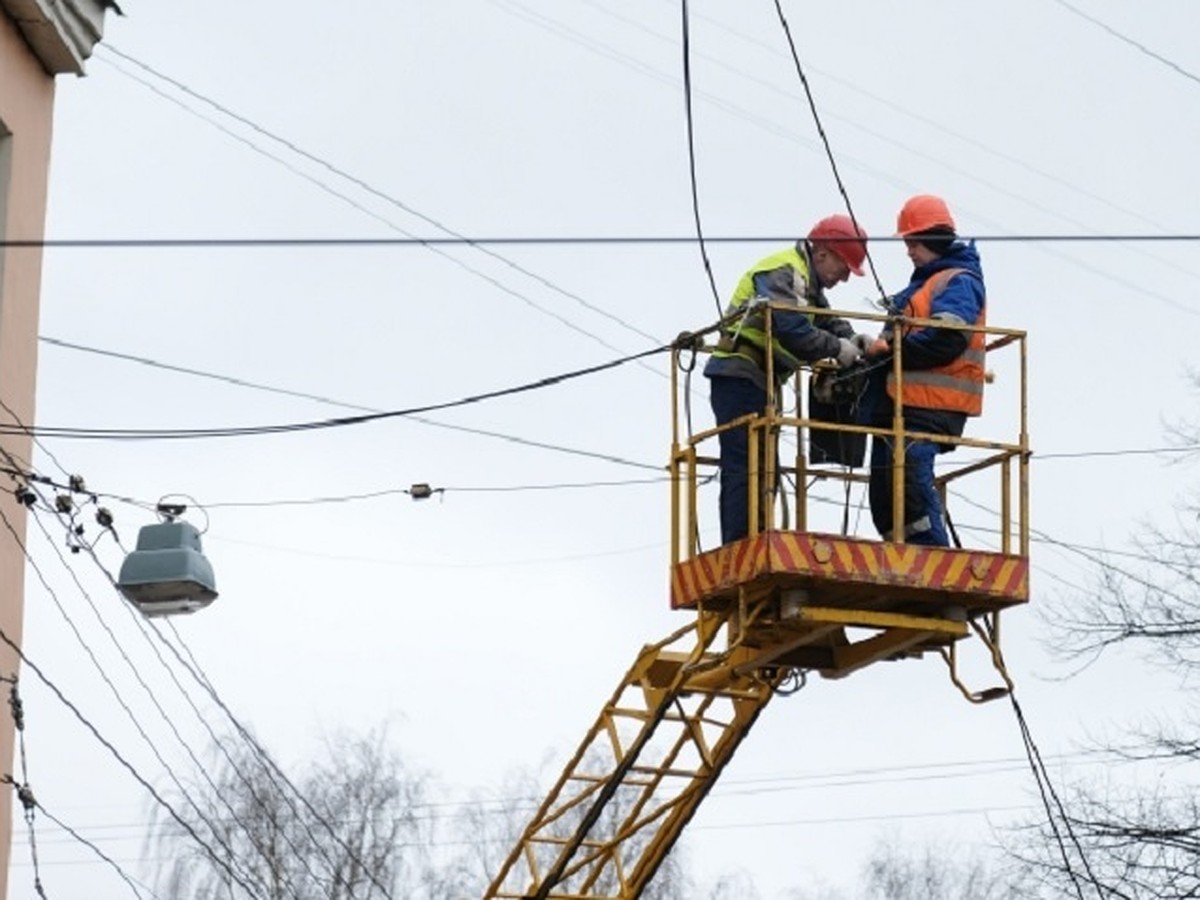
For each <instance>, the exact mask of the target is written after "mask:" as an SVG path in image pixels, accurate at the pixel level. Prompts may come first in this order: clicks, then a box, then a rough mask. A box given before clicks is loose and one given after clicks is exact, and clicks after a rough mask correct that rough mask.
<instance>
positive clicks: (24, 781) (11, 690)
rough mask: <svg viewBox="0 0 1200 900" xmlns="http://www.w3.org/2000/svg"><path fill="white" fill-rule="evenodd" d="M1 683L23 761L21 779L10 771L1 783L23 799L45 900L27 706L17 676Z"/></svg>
mask: <svg viewBox="0 0 1200 900" xmlns="http://www.w3.org/2000/svg"><path fill="white" fill-rule="evenodd" d="M0 682H5V683H7V684H8V709H9V713H10V714H11V715H12V720H13V729H14V730H15V731H16V733H17V750H18V755H19V757H20V762H21V780H20V782H18V781H17V780H16V779H15V778H13V776H12V775H10V774H7V773H6V774H4V775H3V777H0V782H3V783H7V784H11V785H12V787H13V790H15V791H16V792H17V799H18V800H19V801H20V803H21V807H22V809H23V811H24V815H25V828H26V830H27V831H28V832H29V857H30V862H31V863H32V865H33V889H34V891H35V892H36V893H37V895H38V896H39V897H41V898H42V900H46V890H45V887H44V886H43V885H42V870H41V865H40V863H39V862H38V849H37V822H36V818H37V817H36V811H37V800H36V798H35V797H34V794H33V787H32V785H30V783H29V755H28V753H27V751H26V747H25V705H24V703H23V702H22V701H21V694H20V692H19V691H18V690H17V676H16V674H15V673H14V674H13V675H11V676H4V675H0Z"/></svg>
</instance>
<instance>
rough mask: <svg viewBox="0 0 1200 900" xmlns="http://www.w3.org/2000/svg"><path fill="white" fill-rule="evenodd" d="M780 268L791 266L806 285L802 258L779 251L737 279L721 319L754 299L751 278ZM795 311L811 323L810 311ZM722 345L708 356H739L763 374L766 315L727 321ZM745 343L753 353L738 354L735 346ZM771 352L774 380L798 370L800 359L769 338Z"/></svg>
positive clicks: (756, 312)
mask: <svg viewBox="0 0 1200 900" xmlns="http://www.w3.org/2000/svg"><path fill="white" fill-rule="evenodd" d="M784 266H791V267H792V269H793V270H795V272H796V273H797V275H798V277H799V278H800V280H802V281H803V283H804V284H805V285H806V284H808V279H809V272H808V260H807V259H805V257H804V254H802V253H801V252H800V251H799V250H798V249H797V248H796V247H789V248H788V249H786V250H780V251H779V252H778V253H773V254H772V255H770V256H768V257H767V258H766V259H763V260H760V261H759V263H758V264H757V265H756V266H755V267H754V268H753V269H750V270H749V271H747V272H746V273H745V274H744V275H742V277H741V278H740V279H739V280H738V283H737V287H735V288H734V289H733V299H731V300H730V301H729V306H728V307H726V309H725V313H724V315H725V317H726V318H728V317H730V316H733V315H735V314H736V313H738V312H739V311H740V310H742V309H743V308H744V307H745V306H746V304H747V303H749V302H750V301H751V300H753V299H754V298H755V297H757V296H758V290H757V289H756V288H755V286H754V276H755V275H758V274H760V273H763V272H772V271H774V270H775V269H781V268H783V267H784ZM797 293H799V294H801V295H803V293H804V289H803V287H802V286H801V287H800V290H799V291H797ZM796 311H797V312H802V313H804V314H805V315H806V316H807V317H808V320H809V321H810V322H811V321H812V320H813V315H812V313H811V312H806V311H805V309H804V308H803V307H797V309H796ZM721 334H722V337H723V338H724V339H726V340H723V343H728V344H729V345H730V346H729V349H720V347H718V349H715V350H713V352H712V355H713V356H717V357H726V358H728V357H731V356H740V357H741V358H743V359H747V360H749V361H750V362H752V363H754V364H755V365H756V366H758V367H759V368H760V369H762V370H763V371H764V372H765V371H766V363H765V359H766V353H765V351H766V347H767V332H766V316H765V313H764V311H762V310H754V311H753V312H750V313H749V314H747V315H745V316H742V317H741V318H736V319H733V320H732V321H730V322H729V323H728V324H727V325H725V327H724V328H722V329H721ZM740 342H745V343H747V344H750V345H752V347H753V349H754V351H755V352H747V351H745V350H744V351H741V352H739V351H738V350H737V349H736V345H737V343H740ZM771 346H772V349H773V350H774V356H775V377H776V378H778V379H780V380H782V379H784V378H786V377H788V376H789V375H790V374H791V373H793V372H795V371H796V370H797V369H799V368H800V365H801V360H800V359H798V358H797V357H795V356H793V355H792V354H791V353H789V352H788V351H787V350H786V349H784V346H783V345H782V344H781V343H779V340H778V339H774V338H773V339H772V341H771Z"/></svg>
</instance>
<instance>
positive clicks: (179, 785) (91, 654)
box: [0, 447, 311, 900]
mask: <svg viewBox="0 0 1200 900" xmlns="http://www.w3.org/2000/svg"><path fill="white" fill-rule="evenodd" d="M0 454H3V455H4V456H6V457H9V459H10V461H11V456H10V455H9V454H8V451H7V450H5V449H4V448H3V447H0ZM34 493H35V494H36V496H37V497H38V499H39V500H40V501H41V503H42V505H43V506H45V507H46V508H47V509H51V510H55V515H56V516H57V518H58V521H59V522H60V524H62V525H63V527H64V529H65V530H66V532H67V535H68V539H70V537H71V536H72V534H73V531H72V523H71V522H70V521H64V516H65V513H63V512H61V510H59V509H58V507H56V506H54V505H52V504H50V503H49V502H48V501H47V500H46V498H45V497H44V496H43V495H42V494H41V493H40V492H38V491H35V492H34ZM29 508H30V510H31V512H32V514H33V515H32V518H33V520H34V522H36V523H37V526H38V528H39V529H40V530H41V532H42V534H43V536H44V537H45V538H46V542H47V543H48V544H49V545H50V547H51V548H52V549H53V550H54V552H55V554H56V555H57V556H58V560H59V562H60V563H61V564H62V566H63V568H64V569H65V570H66V571H67V573H68V574H69V575H70V577H71V579H72V581H73V582H74V583H75V586H76V588H77V589H78V590H79V592H80V593H81V594H82V595H83V597H84V599H85V600H86V601H87V603H88V605H89V606H90V607H91V609H92V613H93V615H95V616H96V619H97V620H98V621H99V622H100V625H101V627H102V628H103V629H104V631H105V632H106V633H107V634H108V636H109V638H110V640H111V641H112V642H113V645H114V646H115V647H116V649H117V652H118V654H119V655H120V656H121V658H122V659H123V660H124V661H125V663H126V665H127V666H128V667H129V669H130V671H131V672H132V673H133V677H134V678H135V679H136V680H137V682H138V683H139V684H140V685H141V687H142V689H143V690H144V691H145V692H146V695H147V696H148V697H149V698H150V702H151V703H152V704H153V705H154V708H155V709H156V710H157V711H158V714H159V716H160V717H161V718H162V719H163V721H164V722H166V724H167V726H168V728H170V730H171V732H172V733H173V734H174V736H175V738H176V740H178V742H179V744H180V745H181V746H182V747H183V749H184V750H185V751H186V752H187V754H188V756H189V757H190V758H191V760H192V762H193V763H194V764H195V766H196V768H197V769H198V770H199V771H200V773H201V774H202V775H203V776H204V777H205V778H206V779H207V780H208V784H209V786H210V787H211V788H212V789H213V792H214V794H215V796H217V797H219V798H220V799H221V800H222V801H223V802H224V804H225V807H226V808H227V809H228V810H229V812H230V815H231V816H232V817H233V820H234V821H235V822H236V823H237V824H238V825H239V826H240V827H241V828H242V829H243V830H244V831H245V832H246V834H247V835H248V836H249V835H252V834H253V833H254V832H253V831H252V829H250V828H249V827H248V826H247V825H246V823H245V822H244V821H243V820H242V819H241V818H239V816H238V814H237V812H236V811H235V810H234V808H233V806H232V805H231V804H230V803H229V801H228V800H227V799H226V798H225V796H224V794H223V793H222V792H221V791H220V790H219V789H218V787H217V785H216V784H215V783H214V782H213V781H212V778H211V777H210V776H209V775H208V771H207V768H206V767H205V766H204V765H203V764H202V763H201V762H200V760H199V758H197V756H196V753H195V751H194V750H193V749H192V747H191V745H190V744H188V742H187V741H186V740H185V739H184V737H183V735H182V734H180V732H179V729H178V728H177V727H176V725H175V723H174V722H173V721H172V720H171V717H170V716H168V715H167V712H166V710H165V709H163V706H162V704H161V703H160V702H159V700H158V698H157V697H156V696H155V694H154V691H153V690H151V688H150V686H149V685H148V684H147V683H146V680H145V679H144V678H143V677H142V675H141V673H140V672H139V671H138V668H137V666H136V665H135V664H134V662H133V660H132V659H131V658H130V657H129V654H128V653H126V652H125V649H124V648H123V647H122V646H121V643H120V641H119V640H118V639H117V636H116V634H115V633H114V632H113V630H112V628H111V627H109V625H108V623H107V622H106V621H105V619H104V617H103V616H101V614H100V611H99V609H98V608H97V606H96V604H95V602H94V600H93V599H92V597H91V595H90V594H89V593H88V591H87V589H86V588H85V587H84V586H83V583H82V582H81V581H80V580H79V576H78V575H77V573H76V572H75V570H74V568H72V567H71V566H70V565H68V563H67V561H66V558H65V557H64V556H63V554H62V551H61V550H60V549H59V547H58V544H57V543H56V542H55V541H54V539H53V537H52V536H51V534H50V532H49V530H48V529H47V528H46V525H45V523H44V522H43V521H42V519H41V517H40V516H38V515H37V509H36V508H35V507H33V506H30V507H29ZM0 521H3V524H4V526H5V528H6V529H7V530H8V532H9V534H10V535H11V537H12V539H13V541H14V542H15V543H16V545H17V546H18V547H19V548H20V550H21V552H22V554H24V556H25V559H26V561H27V562H28V564H29V565H30V566H31V567H32V568H33V571H34V573H35V574H36V575H37V577H38V579H39V581H41V583H42V587H43V588H44V589H45V590H46V592H47V594H48V595H49V596H50V599H51V600H52V601H53V603H54V606H55V608H56V609H57V610H58V612H59V614H60V615H61V616H62V618H63V620H64V621H65V622H66V623H67V626H68V627H69V628H70V630H71V632H72V634H74V636H75V639H76V641H77V642H78V643H79V645H80V646H81V647H82V648H83V650H84V652H85V653H86V654H87V656H88V658H89V659H90V660H91V662H92V665H93V666H94V667H95V669H96V671H97V672H98V673H99V675H100V678H101V680H102V681H103V682H104V683H105V684H106V685H107V686H108V688H109V690H110V691H111V692H112V694H113V697H114V698H115V699H116V701H117V703H118V705H120V707H121V709H122V710H124V712H125V714H126V715H127V716H128V717H129V720H130V722H132V724H133V727H134V728H135V730H136V731H137V733H138V734H139V735H140V736H141V738H142V739H143V740H144V741H145V742H146V745H147V746H148V747H149V748H150V750H151V752H152V753H153V754H154V757H155V758H156V759H157V760H158V762H159V764H160V765H161V766H162V767H163V769H164V770H165V771H166V773H167V775H168V777H169V778H170V779H171V781H172V783H173V784H174V785H175V787H176V789H178V791H179V793H180V795H181V796H182V797H183V798H184V800H186V801H187V803H188V805H189V806H191V808H192V809H193V810H194V811H195V813H196V815H197V817H198V818H199V819H200V821H201V822H203V823H204V825H205V826H206V827H207V828H208V829H209V832H210V833H211V834H212V836H213V838H214V840H216V841H217V842H218V843H219V844H220V845H221V848H222V849H223V850H224V851H225V852H227V853H229V855H230V859H233V858H234V854H233V848H232V846H231V845H230V844H229V843H228V841H227V840H226V839H225V838H224V837H223V836H222V834H221V831H220V829H218V828H217V827H216V825H215V824H214V823H213V821H211V819H210V817H209V816H207V815H206V814H205V812H204V811H203V810H202V809H201V807H200V805H199V804H198V803H197V802H196V801H195V800H194V799H193V798H192V796H191V794H190V793H189V791H188V790H187V789H186V788H185V787H184V784H183V782H182V780H181V779H180V778H179V776H178V775H177V774H176V772H175V770H174V769H173V768H172V767H171V765H170V764H169V763H168V762H167V761H166V759H165V758H164V757H163V755H162V752H161V751H160V750H159V748H158V746H157V745H156V744H155V743H154V741H153V740H152V739H151V737H150V735H149V734H148V733H147V732H146V730H145V728H143V727H142V724H141V722H139V721H138V718H137V716H136V715H135V713H134V712H133V709H132V708H131V707H130V706H129V704H128V702H127V701H126V700H125V698H124V697H123V696H122V694H121V692H120V690H119V689H118V688H117V685H116V684H115V683H114V682H113V680H112V678H111V677H110V676H109V674H108V672H106V671H105V669H104V667H103V665H101V663H100V660H99V659H98V658H97V656H96V653H95V651H93V649H92V647H91V646H90V645H89V644H88V642H87V641H86V640H85V639H84V637H83V634H82V633H81V632H80V630H79V627H78V626H77V625H76V624H75V621H74V619H72V617H71V615H70V614H69V613H68V612H67V610H66V607H64V606H63V604H62V602H61V601H60V600H59V598H58V594H57V592H56V591H55V590H54V589H53V588H52V587H51V586H50V583H49V581H48V580H47V578H46V576H45V574H44V573H43V572H42V569H41V567H40V566H39V565H38V563H37V562H36V561H35V560H34V559H33V557H32V555H31V554H30V553H29V549H28V547H27V546H26V544H25V543H24V542H23V540H22V539H21V537H20V535H19V534H18V533H17V531H16V529H15V528H14V527H13V524H12V522H11V521H10V520H9V518H8V516H7V515H6V514H5V513H4V511H3V510H2V509H0ZM110 527H111V526H110ZM113 534H114V537H115V531H114V532H113ZM71 546H72V547H73V548H74V549H78V547H77V545H74V544H72V545H71ZM88 549H89V552H90V551H91V550H92V548H91V547H90V546H89V547H88ZM252 843H253V840H252ZM256 849H258V850H259V851H260V852H263V851H262V848H261V847H256ZM264 858H265V853H264ZM310 874H311V872H310ZM251 877H253V876H251ZM288 887H289V888H290V890H291V894H292V896H293V897H295V898H296V900H299V894H298V893H297V891H296V889H295V887H294V885H291V884H288Z"/></svg>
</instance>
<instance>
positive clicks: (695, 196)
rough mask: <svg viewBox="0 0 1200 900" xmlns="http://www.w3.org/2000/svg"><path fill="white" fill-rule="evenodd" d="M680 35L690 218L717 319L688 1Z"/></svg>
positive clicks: (683, 0)
mask: <svg viewBox="0 0 1200 900" xmlns="http://www.w3.org/2000/svg"><path fill="white" fill-rule="evenodd" d="M679 9H680V17H681V20H682V21H681V33H682V44H683V109H684V116H685V118H686V119H687V151H688V176H689V184H690V185H691V193H692V218H693V220H694V221H695V223H696V241H697V243H698V244H699V246H700V259H701V260H702V261H703V262H704V274H705V275H707V276H708V286H709V287H710V288H711V289H712V298H713V303H714V304H715V305H716V307H717V318H718V319H719V318H721V316H723V315H724V310H723V309H722V307H721V294H720V292H719V291H718V290H717V282H716V279H715V278H714V277H713V271H712V263H711V262H709V259H708V250H706V249H705V247H704V229H703V227H702V226H701V224H700V192H699V190H698V188H697V187H696V141H695V134H694V128H693V121H692V61H691V39H690V37H689V34H688V0H681V2H680V5H679Z"/></svg>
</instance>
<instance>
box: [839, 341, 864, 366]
mask: <svg viewBox="0 0 1200 900" xmlns="http://www.w3.org/2000/svg"><path fill="white" fill-rule="evenodd" d="M855 336H856V337H857V335H855ZM861 356H862V351H861V350H859V349H858V344H856V343H855V342H854V341H851V340H847V339H846V338H838V354H837V364H838V368H839V369H846V368H849V367H850V366H852V365H854V364H855V363H856V362H858V360H859V357H861Z"/></svg>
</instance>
